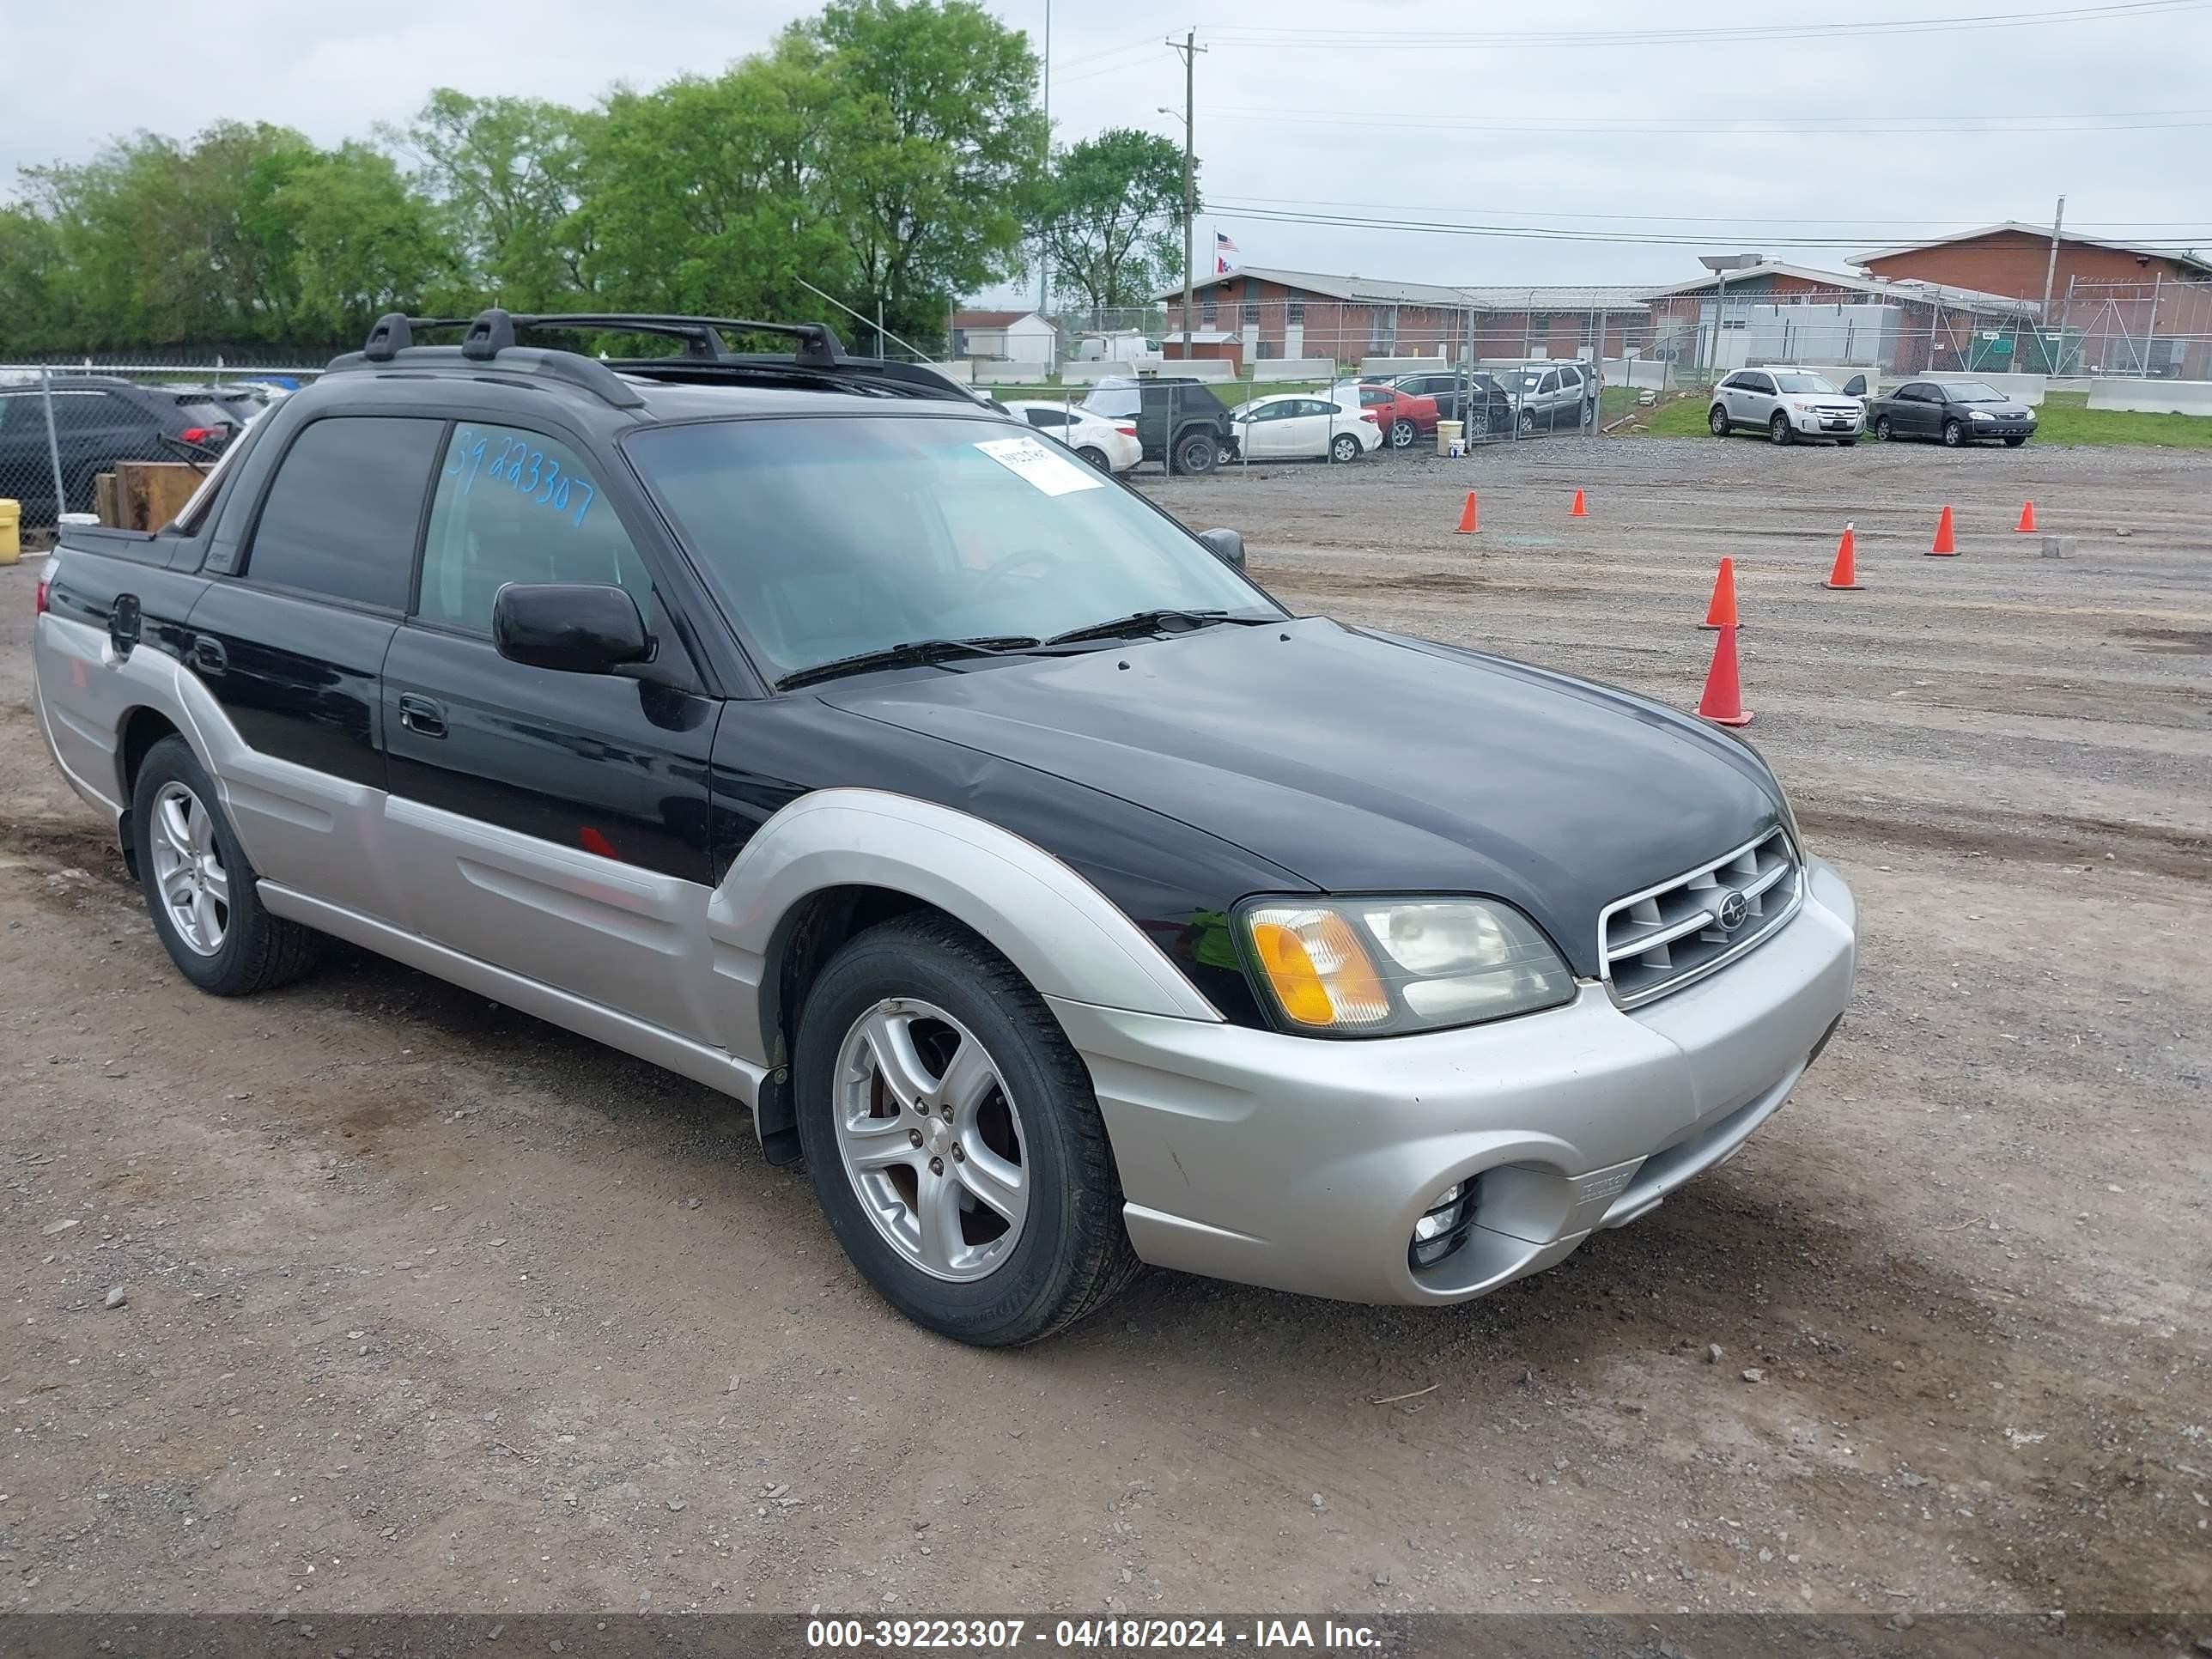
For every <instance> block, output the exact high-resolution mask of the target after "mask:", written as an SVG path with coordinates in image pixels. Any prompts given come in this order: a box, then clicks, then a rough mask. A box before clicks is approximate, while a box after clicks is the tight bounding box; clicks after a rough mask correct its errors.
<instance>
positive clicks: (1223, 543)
mask: <svg viewBox="0 0 2212 1659" xmlns="http://www.w3.org/2000/svg"><path fill="white" fill-rule="evenodd" d="M1199 540H1200V541H1202V542H1204V543H1205V544H1206V545H1207V546H1208V547H1210V548H1212V550H1213V556H1214V557H1216V558H1218V559H1219V560H1220V561H1221V562H1222V563H1224V564H1225V565H1229V566H1231V568H1235V569H1237V570H1242V569H1243V568H1244V538H1243V537H1242V536H1240V535H1238V534H1237V532H1235V531H1233V530H1206V531H1201V532H1200V533H1199Z"/></svg>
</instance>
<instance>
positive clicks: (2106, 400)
mask: <svg viewBox="0 0 2212 1659" xmlns="http://www.w3.org/2000/svg"><path fill="white" fill-rule="evenodd" d="M2089 407H2090V408H2092V409H2116V410H2130V411H2132V412H2134V413H2136V414H2138V415H2212V380H2119V379H2112V378H2106V379H2100V380H2092V381H2090V382H2089Z"/></svg>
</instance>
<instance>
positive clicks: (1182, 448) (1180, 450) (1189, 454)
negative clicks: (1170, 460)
mask: <svg viewBox="0 0 2212 1659" xmlns="http://www.w3.org/2000/svg"><path fill="white" fill-rule="evenodd" d="M1220 463H1221V449H1220V447H1219V446H1218V445H1217V444H1216V443H1215V442H1214V441H1213V437H1212V434H1210V433H1206V432H1186V433H1185V434H1183V435H1182V437H1180V438H1177V439H1176V444H1175V465H1174V468H1173V470H1174V471H1177V472H1182V473H1188V474H1189V475H1191V476H1192V477H1205V476H1206V474H1207V473H1209V472H1211V471H1213V469H1214V468H1215V467H1216V466H1218V465H1220Z"/></svg>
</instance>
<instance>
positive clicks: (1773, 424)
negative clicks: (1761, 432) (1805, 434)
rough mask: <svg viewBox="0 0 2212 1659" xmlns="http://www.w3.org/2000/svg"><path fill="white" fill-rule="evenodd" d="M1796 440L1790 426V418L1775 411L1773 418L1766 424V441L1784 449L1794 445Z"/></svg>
mask: <svg viewBox="0 0 2212 1659" xmlns="http://www.w3.org/2000/svg"><path fill="white" fill-rule="evenodd" d="M1796 440H1797V434H1796V432H1795V431H1794V430H1793V429H1792V428H1791V427H1790V417H1789V416H1787V415H1784V413H1783V412H1782V411H1781V410H1775V411H1774V418H1773V419H1772V420H1771V421H1769V422H1767V423H1766V441H1768V442H1769V443H1771V444H1778V445H1783V446H1785V447H1786V446H1788V445H1790V444H1792V443H1795V442H1796Z"/></svg>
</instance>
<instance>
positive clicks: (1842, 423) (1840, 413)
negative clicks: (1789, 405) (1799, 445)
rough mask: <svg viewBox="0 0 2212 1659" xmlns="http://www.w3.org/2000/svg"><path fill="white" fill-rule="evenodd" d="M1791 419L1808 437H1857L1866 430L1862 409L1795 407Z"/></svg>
mask: <svg viewBox="0 0 2212 1659" xmlns="http://www.w3.org/2000/svg"><path fill="white" fill-rule="evenodd" d="M1790 422H1791V424H1792V425H1794V426H1795V427H1796V428H1797V430H1798V431H1800V432H1802V433H1803V434H1804V435H1806V436H1807V437H1808V438H1856V437H1857V436H1858V435H1860V434H1861V433H1862V432H1863V431H1865V430H1866V415H1865V412H1864V411H1863V410H1849V411H1844V410H1826V409H1808V410H1796V409H1793V410H1790Z"/></svg>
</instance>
